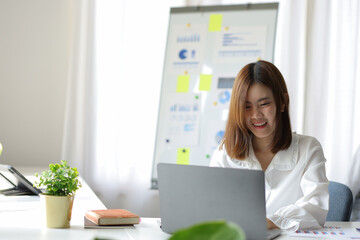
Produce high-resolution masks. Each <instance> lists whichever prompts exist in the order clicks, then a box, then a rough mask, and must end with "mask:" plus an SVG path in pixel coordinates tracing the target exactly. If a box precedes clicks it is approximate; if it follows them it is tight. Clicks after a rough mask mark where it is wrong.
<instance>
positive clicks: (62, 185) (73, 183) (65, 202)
mask: <svg viewBox="0 0 360 240" xmlns="http://www.w3.org/2000/svg"><path fill="white" fill-rule="evenodd" d="M35 176H36V177H37V178H38V181H35V184H34V186H35V187H43V186H44V187H46V191H45V192H44V193H41V194H40V201H41V203H42V205H43V207H44V208H45V209H44V213H45V216H46V226H47V227H48V228H69V227H70V220H71V212H72V206H73V202H74V196H75V192H76V191H77V190H78V189H79V188H80V187H81V182H80V181H79V172H78V171H77V169H76V168H71V167H69V166H68V165H67V161H65V160H62V161H61V164H50V165H49V169H48V170H45V171H43V172H42V173H41V174H40V175H39V174H38V173H36V174H35Z"/></svg>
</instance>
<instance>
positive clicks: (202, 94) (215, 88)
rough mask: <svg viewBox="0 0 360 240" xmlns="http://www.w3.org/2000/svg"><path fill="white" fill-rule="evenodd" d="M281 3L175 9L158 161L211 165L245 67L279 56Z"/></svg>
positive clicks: (154, 178) (154, 177)
mask: <svg viewBox="0 0 360 240" xmlns="http://www.w3.org/2000/svg"><path fill="white" fill-rule="evenodd" d="M277 10H278V4H277V3H267V4H251V5H248V4H245V5H228V6H226V5H221V6H204V7H183V8H171V10H170V21H169V29H168V38H167V45H166V53H165V62H164V70H163V79H162V87H161V96H160V106H159V114H158V122H157V130H156V141H155V149H154V159H153V170H152V179H151V187H152V188H157V169H156V168H157V164H158V163H160V162H164V163H177V164H191V165H209V163H210V160H211V156H212V154H213V152H214V150H215V149H216V148H217V147H218V146H219V143H220V142H221V140H222V138H223V136H224V130H225V125H226V121H227V117H228V108H229V103H230V97H231V92H232V86H233V83H234V80H235V77H236V75H237V73H238V72H239V70H240V69H241V68H242V67H243V66H245V65H246V64H248V63H250V62H255V61H257V60H259V59H264V60H267V61H271V62H272V61H273V52H274V44H275V33H276V20H277Z"/></svg>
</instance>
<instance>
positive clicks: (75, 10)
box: [62, 0, 96, 184]
mask: <svg viewBox="0 0 360 240" xmlns="http://www.w3.org/2000/svg"><path fill="white" fill-rule="evenodd" d="M69 4H70V6H69V11H70V14H69V15H70V17H71V18H70V19H69V46H70V49H69V51H70V55H71V58H70V61H69V69H70V71H69V76H68V90H67V99H66V109H65V114H66V115H65V126H64V137H63V148H62V158H63V159H65V160H67V161H68V162H69V164H70V165H71V166H75V167H77V168H78V169H79V170H80V172H81V175H82V177H84V178H85V179H86V180H87V181H88V183H89V184H92V183H93V179H92V178H91V176H92V175H93V174H94V172H95V171H96V170H95V169H94V168H92V167H88V166H93V163H94V162H95V158H94V156H95V150H96V149H95V146H94V143H95V139H96V137H95V133H96V131H95V127H96V91H95V90H96V87H95V86H96V82H95V78H94V37H93V36H94V1H93V0H77V1H69Z"/></svg>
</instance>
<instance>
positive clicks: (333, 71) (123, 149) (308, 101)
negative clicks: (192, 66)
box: [63, 0, 360, 217]
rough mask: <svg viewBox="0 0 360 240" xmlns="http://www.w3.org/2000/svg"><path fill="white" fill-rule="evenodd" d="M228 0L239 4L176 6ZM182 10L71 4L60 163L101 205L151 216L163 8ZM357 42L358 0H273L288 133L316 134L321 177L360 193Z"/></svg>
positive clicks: (105, 0)
mask: <svg viewBox="0 0 360 240" xmlns="http://www.w3.org/2000/svg"><path fill="white" fill-rule="evenodd" d="M248 2H249V1H246V3H248ZM250 2H254V3H258V2H270V1H250ZM237 3H245V1H229V0H227V1H226V0H224V1H221V0H217V1H199V0H197V1H190V0H188V1H186V3H185V4H186V5H194V4H201V5H209V4H237ZM170 4H172V5H170ZM182 5H183V1H180V0H179V1H178V2H174V1H173V2H171V3H169V1H166V0H161V1H160V2H157V3H156V6H154V4H153V3H152V2H149V1H146V0H138V1H133V0H123V1H116V0H102V1H95V0H91V1H85V0H82V1H74V2H73V3H72V6H73V7H72V11H73V16H74V19H73V20H72V23H73V24H72V25H73V26H74V28H73V29H72V32H73V35H72V40H73V41H72V42H73V48H72V49H71V50H72V53H73V57H72V61H71V66H72V68H71V69H72V71H71V72H70V76H69V91H68V92H69V94H68V102H67V117H66V125H65V135H64V147H63V157H64V159H67V160H68V161H69V162H71V164H72V165H74V166H77V167H78V168H79V171H80V173H81V174H82V176H83V177H84V178H85V179H86V181H87V182H88V183H89V184H90V186H91V187H92V188H93V189H94V190H95V192H96V193H97V194H98V196H99V197H100V198H101V200H102V201H103V202H104V204H105V205H106V206H107V207H109V208H127V209H129V210H131V211H134V212H136V213H138V214H140V215H141V216H144V217H146V216H152V217H153V216H157V215H158V213H159V209H158V207H159V205H158V194H157V191H154V190H150V189H149V188H150V180H151V169H152V161H153V150H154V144H155V131H156V121H157V111H158V104H159V97H160V88H161V78H162V68H163V61H164V55H165V52H164V51H165V45H166V34H167V26H168V22H169V19H168V17H169V11H170V6H182ZM150 9H152V10H150ZM359 43H360V4H359V3H358V1H357V0H346V1H342V0H294V1H289V0H280V5H279V13H278V27H277V36H276V46H275V64H276V65H277V66H278V67H279V68H280V70H281V72H282V73H283V74H284V77H285V79H286V81H287V84H288V88H289V92H290V104H291V105H290V107H291V117H292V125H293V130H294V131H297V132H298V133H301V134H307V135H312V136H315V137H317V138H318V140H319V141H320V142H321V144H322V145H323V148H324V151H325V156H326V158H327V160H328V163H327V172H328V177H329V179H330V180H335V181H339V182H343V183H345V184H347V185H349V186H350V187H351V189H352V190H353V192H354V193H356V192H357V191H358V190H359V188H360V184H359V183H360V169H355V168H354V167H353V166H360V164H356V165H354V163H353V161H352V159H354V158H353V155H354V153H355V150H356V148H357V147H358V146H359V145H360V137H359V135H360V126H359V124H357V123H359V122H360V112H359V111H360V79H359V78H360V75H359V73H360V72H359V71H360V59H359V56H360V47H359Z"/></svg>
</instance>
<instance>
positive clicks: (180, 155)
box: [176, 148, 190, 165]
mask: <svg viewBox="0 0 360 240" xmlns="http://www.w3.org/2000/svg"><path fill="white" fill-rule="evenodd" d="M189 158H190V148H178V150H177V159H176V163H177V164H185V165H189Z"/></svg>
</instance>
